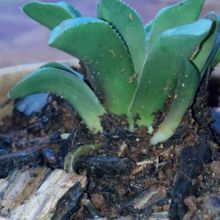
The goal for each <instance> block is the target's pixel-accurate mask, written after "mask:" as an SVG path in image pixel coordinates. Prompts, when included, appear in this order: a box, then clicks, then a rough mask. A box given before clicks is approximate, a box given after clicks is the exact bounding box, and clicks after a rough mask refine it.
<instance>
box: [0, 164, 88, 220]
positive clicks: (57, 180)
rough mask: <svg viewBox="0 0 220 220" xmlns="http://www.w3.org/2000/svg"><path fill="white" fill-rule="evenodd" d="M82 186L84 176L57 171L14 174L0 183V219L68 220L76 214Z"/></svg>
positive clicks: (84, 179)
mask: <svg viewBox="0 0 220 220" xmlns="http://www.w3.org/2000/svg"><path fill="white" fill-rule="evenodd" d="M86 184H87V179H86V177H85V176H80V175H76V174H70V173H66V172H65V171H63V170H59V169H56V170H54V171H51V170H50V169H48V168H45V167H44V168H32V169H28V170H26V171H15V172H14V173H12V174H11V175H9V176H8V177H7V178H6V179H1V180H0V216H2V218H3V219H4V218H6V219H7V218H8V219H10V220H37V219H39V220H49V219H68V218H69V217H70V216H72V215H73V214H74V212H75V211H76V210H77V208H78V205H79V203H80V199H81V196H82V194H83V191H84V189H85V187H86ZM0 220H1V217H0Z"/></svg>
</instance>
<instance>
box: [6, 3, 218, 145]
mask: <svg viewBox="0 0 220 220" xmlns="http://www.w3.org/2000/svg"><path fill="white" fill-rule="evenodd" d="M204 2H205V0H184V1H182V2H180V3H177V4H174V5H172V6H169V7H166V8H164V9H162V10H161V11H160V12H159V13H158V14H157V15H156V17H155V18H154V19H153V20H152V21H151V22H150V23H149V24H147V25H146V26H145V25H144V24H143V21H142V20H141V18H140V16H139V15H138V13H137V12H136V11H135V10H134V9H133V8H131V7H130V6H128V5H127V4H126V3H124V2H122V1H120V0H100V1H99V3H98V5H97V18H92V17H83V16H81V14H80V13H79V11H78V10H76V9H75V8H74V7H73V6H71V5H69V4H67V3H64V2H58V3H41V2H31V3H28V4H26V5H25V6H24V7H23V10H24V12H25V13H26V14H27V15H28V16H29V17H31V18H33V19H34V20H36V21H38V22H39V23H41V24H43V25H44V26H46V27H48V28H49V29H51V30H52V32H51V35H50V37H49V41H48V43H49V45H50V46H52V47H54V48H57V49H60V50H63V51H65V52H67V53H68V54H71V55H73V56H75V57H77V58H78V59H79V60H81V61H82V62H83V63H85V64H86V65H87V66H88V68H89V70H90V71H89V73H88V74H89V75H88V76H87V77H88V80H89V82H90V84H89V85H88V84H87V83H86V82H85V80H84V79H83V78H82V77H81V75H80V74H79V73H77V72H75V71H74V70H72V69H70V68H69V67H67V66H64V65H62V64H58V63H49V64H48V65H46V66H43V67H41V68H39V69H38V70H36V71H34V72H32V73H30V74H29V75H27V76H26V77H24V78H23V79H22V80H21V81H20V82H19V83H18V84H17V85H15V87H13V88H12V89H11V91H10V92H9V97H10V98H14V99H15V98H20V97H23V96H26V95H30V94H33V93H38V92H51V93H55V94H56V95H58V96H61V97H62V98H64V99H66V100H67V101H69V102H70V104H71V105H72V106H73V107H74V108H75V110H76V111H77V112H78V113H79V115H80V116H81V118H82V119H83V120H84V122H85V123H86V125H87V126H88V128H89V129H91V131H93V132H101V131H102V127H101V123H100V121H101V117H102V115H103V114H105V113H112V114H116V115H127V117H128V121H129V124H130V129H131V130H133V129H135V128H136V126H147V127H148V128H149V132H150V131H152V128H153V130H156V132H155V133H154V134H153V137H152V139H151V143H152V144H157V143H159V142H163V141H165V140H167V139H168V138H170V137H171V136H172V135H173V134H174V132H175V130H176V128H177V127H178V125H179V124H180V122H181V119H182V118H183V116H184V114H185V112H186V110H187V109H188V108H189V106H190V105H191V103H192V102H193V100H194V97H195V95H196V92H197V89H198V88H199V85H200V84H201V81H202V80H203V79H204V76H205V73H206V72H207V70H208V69H209V68H212V69H213V68H214V66H215V65H216V64H217V63H218V62H219V60H220V49H219V43H220V37H219V19H218V17H217V16H216V15H215V13H213V12H212V13H209V14H208V15H207V16H205V17H204V18H199V16H200V12H201V10H202V8H203V5H204ZM91 86H92V89H91V88H90V87H91ZM168 103H171V104H168ZM165 104H166V107H167V108H166V109H164V106H165ZM163 110H164V111H165V110H166V111H167V112H165V117H164V120H163V122H162V123H161V124H160V125H159V127H158V128H154V121H155V118H156V116H157V113H158V112H160V111H163Z"/></svg>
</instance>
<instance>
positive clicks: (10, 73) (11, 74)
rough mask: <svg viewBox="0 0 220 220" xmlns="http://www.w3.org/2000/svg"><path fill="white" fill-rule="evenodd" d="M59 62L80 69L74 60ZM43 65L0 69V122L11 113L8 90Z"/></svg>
mask: <svg viewBox="0 0 220 220" xmlns="http://www.w3.org/2000/svg"><path fill="white" fill-rule="evenodd" d="M59 62H62V63H65V64H67V65H69V66H74V67H75V68H80V65H79V60H77V59H76V58H72V59H71V60H64V61H59ZM45 63H46V62H43V63H35V64H26V65H20V66H12V67H6V68H0V109H1V111H0V122H1V118H2V117H4V116H6V115H10V114H11V111H12V104H11V103H7V101H8V100H7V93H8V91H9V90H10V88H11V87H12V86H14V85H15V84H16V83H17V82H18V81H19V80H20V79H21V78H22V77H23V76H25V75H26V74H28V73H30V72H32V71H34V70H36V69H37V68H39V67H40V66H42V65H43V64H45ZM6 103H7V104H6Z"/></svg>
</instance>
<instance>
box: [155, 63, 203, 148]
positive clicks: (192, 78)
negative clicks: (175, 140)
mask: <svg viewBox="0 0 220 220" xmlns="http://www.w3.org/2000/svg"><path fill="white" fill-rule="evenodd" d="M181 74H182V75H181V76H180V77H179V78H178V83H177V88H176V92H175V96H174V101H173V102H172V104H171V106H170V107H168V113H167V115H166V116H165V118H164V120H163V122H162V123H161V124H160V125H159V129H158V130H157V131H156V133H155V134H154V135H153V137H152V138H151V144H153V145H155V144H158V143H160V142H164V141H166V140H167V139H169V138H170V137H171V136H172V135H173V134H174V132H175V130H176V128H177V127H178V126H179V124H180V122H181V120H182V118H183V116H184V114H185V112H186V111H187V109H188V108H189V106H190V105H191V103H192V102H193V99H194V97H195V94H196V91H197V88H198V85H199V82H200V77H199V73H198V70H197V68H196V67H195V66H194V65H193V64H192V63H190V62H189V61H188V60H185V61H184V64H183V68H182V72H181Z"/></svg>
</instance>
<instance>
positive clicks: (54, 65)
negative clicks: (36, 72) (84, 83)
mask: <svg viewBox="0 0 220 220" xmlns="http://www.w3.org/2000/svg"><path fill="white" fill-rule="evenodd" d="M45 67H51V68H56V69H60V70H64V71H67V72H69V73H72V74H74V75H75V76H77V77H78V78H79V79H81V80H84V76H83V75H82V74H81V73H79V72H78V71H76V70H73V69H72V68H71V67H69V66H67V65H66V64H63V63H59V62H49V63H46V64H44V65H43V66H41V67H40V68H45Z"/></svg>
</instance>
